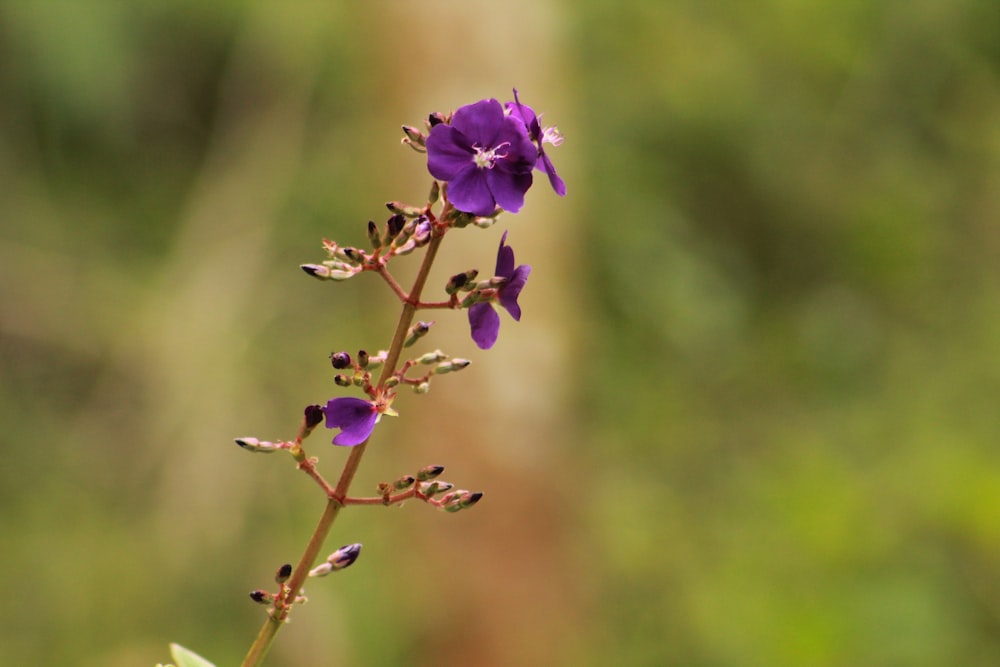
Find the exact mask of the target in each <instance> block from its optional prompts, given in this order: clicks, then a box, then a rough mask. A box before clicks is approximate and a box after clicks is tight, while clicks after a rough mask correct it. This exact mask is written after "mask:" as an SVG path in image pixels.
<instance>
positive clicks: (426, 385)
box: [413, 381, 431, 394]
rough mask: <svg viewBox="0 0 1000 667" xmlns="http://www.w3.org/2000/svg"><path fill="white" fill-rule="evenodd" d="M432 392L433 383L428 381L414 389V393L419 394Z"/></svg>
mask: <svg viewBox="0 0 1000 667" xmlns="http://www.w3.org/2000/svg"><path fill="white" fill-rule="evenodd" d="M430 390H431V383H430V382H426V381H425V382H421V383H420V384H418V385H417V386H416V387H414V388H413V391H414V392H415V393H417V394H426V393H427V392H429V391H430Z"/></svg>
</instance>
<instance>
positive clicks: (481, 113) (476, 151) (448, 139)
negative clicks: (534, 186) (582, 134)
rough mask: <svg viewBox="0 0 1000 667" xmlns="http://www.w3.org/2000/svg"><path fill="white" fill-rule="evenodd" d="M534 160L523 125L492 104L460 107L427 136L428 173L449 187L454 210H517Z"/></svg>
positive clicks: (534, 150)
mask: <svg viewBox="0 0 1000 667" xmlns="http://www.w3.org/2000/svg"><path fill="white" fill-rule="evenodd" d="M537 160H538V149H537V148H536V147H535V146H534V144H533V143H532V141H531V138H530V137H529V136H528V131H527V128H526V126H525V124H524V123H523V122H522V121H521V119H520V118H514V117H512V116H509V115H506V114H504V110H503V107H502V106H500V103H499V102H497V101H496V100H494V99H489V100H481V101H479V102H476V103H475V104H469V105H466V106H464V107H461V108H460V109H458V111H456V112H455V113H454V115H453V116H452V118H451V124H450V125H448V124H445V123H439V124H438V125H435V126H434V127H433V128H432V129H431V132H430V135H429V136H428V137H427V169H428V171H430V172H431V176H433V177H434V178H437V179H440V180H442V181H447V182H448V199H449V201H451V203H452V204H453V205H454V206H455V208H457V209H458V210H459V211H463V212H465V213H471V214H472V215H492V214H493V211H494V209H495V208H496V206H497V205H498V204H499V205H500V207H501V208H503V209H506V210H508V211H512V212H514V213H516V212H517V211H519V210H521V206H522V205H523V204H524V193H525V192H527V191H528V188H530V187H531V182H532V176H531V170H532V168H533V167H534V166H535V162H536V161H537Z"/></svg>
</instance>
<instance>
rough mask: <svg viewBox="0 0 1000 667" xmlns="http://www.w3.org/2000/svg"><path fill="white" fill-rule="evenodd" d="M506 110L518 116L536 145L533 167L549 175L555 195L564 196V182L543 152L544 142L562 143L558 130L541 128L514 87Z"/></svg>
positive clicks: (532, 111) (532, 112) (555, 144)
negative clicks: (536, 156) (535, 160)
mask: <svg viewBox="0 0 1000 667" xmlns="http://www.w3.org/2000/svg"><path fill="white" fill-rule="evenodd" d="M507 111H509V112H510V114H511V116H514V117H516V118H518V119H519V120H520V121H521V122H523V123H524V127H525V129H527V130H528V137H530V138H531V141H532V142H534V144H535V146H537V147H538V161H537V162H536V163H535V169H539V170H541V171H544V172H545V175H546V176H548V177H549V183H550V184H551V185H552V189H553V190H555V191H556V194H557V195H559V196H560V197H564V196H566V183H564V182H563V179H561V178H559V174H557V173H556V168H555V166H554V165H553V164H552V160H550V159H549V156H548V155H546V154H545V146H544V145H545V144H552V145H553V146H558V145H559V144H561V143H562V140H563V138H562V135H561V134H559V130H558V129H556V128H555V127H554V126H553V127H546V128H543V127H542V124H541V121H540V120H539V117H538V116H537V115H536V114H535V110H534V109H532V108H531V107H529V106H527V105H526V104H521V100H520V99H519V98H518V96H517V88H515V89H514V101H513V102H507Z"/></svg>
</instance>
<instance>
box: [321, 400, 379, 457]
mask: <svg viewBox="0 0 1000 667" xmlns="http://www.w3.org/2000/svg"><path fill="white" fill-rule="evenodd" d="M323 412H324V413H325V414H326V427H327V428H339V429H341V431H340V433H338V434H337V437H335V438H334V439H333V444H335V445H344V446H347V447H352V446H354V445H359V444H361V443H362V442H364V441H365V440H367V439H368V436H370V435H371V434H372V430H373V429H374V428H375V421H376V419H378V412H377V411H376V409H375V404H374V403H372V402H371V401H366V400H364V399H361V398H334V399H331V400H330V401H329V402H327V404H326V408H324V409H323Z"/></svg>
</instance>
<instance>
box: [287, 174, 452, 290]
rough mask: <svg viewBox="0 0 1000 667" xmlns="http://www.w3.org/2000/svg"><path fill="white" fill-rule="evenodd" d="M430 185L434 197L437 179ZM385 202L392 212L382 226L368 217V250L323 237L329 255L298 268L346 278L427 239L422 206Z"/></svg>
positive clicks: (428, 229)
mask: <svg viewBox="0 0 1000 667" xmlns="http://www.w3.org/2000/svg"><path fill="white" fill-rule="evenodd" d="M434 186H435V187H432V188H431V196H432V197H434V198H435V200H436V198H437V196H438V194H439V192H440V190H439V187H438V186H437V182H435V184H434ZM431 203H433V201H432V202H431ZM386 206H387V207H388V208H389V210H390V211H391V212H392V216H390V217H389V219H388V220H387V221H386V223H385V225H384V227H383V228H382V229H380V228H379V226H378V225H377V224H376V223H375V221H374V220H369V221H368V241H369V242H370V243H371V246H372V250H371V252H365V251H364V250H360V249H358V248H355V247H352V246H340V245H338V244H337V242H336V241H330V240H328V239H324V241H323V248H324V250H326V253H327V255H329V259H327V260H326V261H324V262H321V263H319V264H302V265H300V268H301V269H302V270H303V271H305V272H306V273H308V274H309V275H310V276H312V277H313V278H316V279H318V280H337V281H341V280H347V279H348V278H353V277H354V276H356V275H358V274H359V273H361V272H363V271H377V270H379V269H380V268H381V267H383V266H385V264H386V263H387V262H388V261H389V259H391V258H393V257H397V256H402V255H408V254H410V253H411V252H413V251H414V250H416V249H417V248H422V247H424V246H425V245H427V244H428V243H429V242H430V240H431V232H432V231H433V227H432V225H431V221H430V219H429V218H428V217H427V215H425V214H424V211H425V210H426V207H425V208H418V207H414V206H404V205H402V204H399V203H397V202H389V203H388V204H386Z"/></svg>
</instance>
